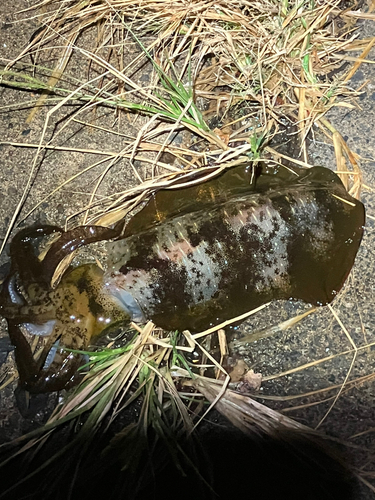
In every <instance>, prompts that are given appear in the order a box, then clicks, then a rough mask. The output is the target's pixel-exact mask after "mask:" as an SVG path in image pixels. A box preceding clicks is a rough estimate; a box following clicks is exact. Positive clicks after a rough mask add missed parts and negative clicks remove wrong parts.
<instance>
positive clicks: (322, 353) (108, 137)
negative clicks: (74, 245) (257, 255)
mask: <svg viewBox="0 0 375 500" xmlns="http://www.w3.org/2000/svg"><path fill="white" fill-rule="evenodd" d="M32 3H33V2H31V1H29V0H12V1H10V0H3V2H2V4H1V6H0V57H1V58H2V59H7V60H11V59H13V58H14V57H16V56H17V55H18V54H19V53H20V52H21V50H22V49H23V48H24V46H25V44H26V43H27V41H28V40H29V39H30V37H31V36H32V34H33V33H34V32H35V30H36V29H37V28H38V27H39V24H38V20H37V19H30V20H28V21H26V22H18V20H19V19H21V18H24V17H25V16H26V15H20V14H17V12H19V11H20V10H21V9H24V8H25V7H27V6H29V5H31V4H32ZM361 36H367V37H370V36H375V24H374V22H371V21H366V22H365V23H361ZM129 50H130V52H131V50H133V49H131V47H129ZM134 50H135V49H134ZM373 55H374V54H370V55H369V56H368V57H369V58H370V59H371V57H373ZM80 64H81V63H80V61H79V59H78V58H77V59H74V60H73V63H72V66H71V68H70V70H69V71H71V72H73V73H75V74H76V75H80V74H82V72H83V74H84V72H85V71H86V70H87V66H81V65H80ZM139 78H141V76H140V77H139ZM362 84H364V85H363V87H362ZM351 85H352V87H353V88H359V87H362V94H361V96H360V98H359V100H358V105H356V107H355V108H354V109H347V108H336V109H334V110H333V111H332V112H330V113H329V119H330V120H331V122H332V123H333V124H334V125H335V127H336V128H337V129H338V130H339V131H340V132H341V134H342V135H343V136H344V138H345V140H347V142H348V145H349V146H350V147H351V149H352V150H353V151H354V152H355V153H357V154H358V155H360V157H361V169H362V171H363V181H364V185H365V188H364V189H363V191H362V194H361V198H362V201H363V203H364V204H365V205H366V210H367V221H366V230H365V236H364V239H363V243H362V245H361V248H360V250H359V253H358V257H357V259H356V263H355V266H354V268H353V271H352V273H351V275H350V277H349V279H348V281H347V283H346V285H345V287H344V289H343V290H342V292H341V293H340V294H339V296H338V297H337V299H336V300H335V302H334V304H333V308H334V310H335V311H336V312H337V314H338V316H339V318H340V320H341V321H342V323H343V324H344V326H345V328H346V330H347V332H348V333H349V335H350V337H351V338H352V340H353V341H354V343H355V345H356V347H357V348H358V352H357V355H356V358H355V360H354V363H353V366H352V369H351V372H350V374H349V378H348V381H351V380H354V379H360V378H361V377H364V376H365V375H369V374H371V373H375V359H374V347H373V346H372V347H369V348H366V349H361V346H364V345H366V344H371V343H374V342H375V315H374V312H373V310H374V305H375V226H374V224H375V158H374V139H373V130H374V128H375V67H374V65H372V64H363V65H362V66H361V68H360V69H359V71H357V73H356V74H355V75H354V77H353V78H352V80H351ZM31 97H32V95H31V94H30V93H27V92H19V91H16V90H14V89H11V88H0V141H3V142H4V143H5V142H8V141H12V142H17V143H20V142H22V143H34V144H35V143H38V141H39V139H40V134H41V131H42V129H43V126H44V123H45V117H46V112H45V110H43V111H42V112H40V113H39V114H37V116H36V118H35V119H34V121H33V122H32V123H31V124H27V123H26V122H25V120H26V118H27V116H28V114H29V111H30V110H29V109H25V108H24V106H22V103H25V102H27V101H28V100H29V99H30V98H31ZM14 103H18V104H19V106H17V107H15V108H14V107H12V108H9V107H8V106H9V105H11V104H14ZM60 118H61V120H62V121H60V122H59V121H58V119H60ZM63 118H64V114H63V113H61V111H57V112H56V114H54V115H53V117H52V118H51V121H50V123H49V125H48V127H47V132H46V138H47V140H49V139H50V138H51V136H52V132H53V131H54V128H55V127H56V129H55V132H56V130H60V132H59V133H60V135H59V138H58V140H55V142H54V144H59V145H64V146H68V147H71V148H83V149H87V148H89V149H90V150H102V151H103V150H104V151H121V149H122V148H123V144H122V136H121V135H115V134H113V133H110V134H109V133H107V132H105V131H104V130H98V129H94V128H92V129H88V128H87V127H86V128H83V127H82V126H81V124H79V123H76V122H74V123H70V125H69V127H67V128H66V129H64V128H63V124H64V120H63ZM85 118H86V119H88V120H90V119H91V120H92V115H90V116H89V115H86V116H83V117H82V119H85ZM98 121H100V124H101V126H106V127H111V126H114V128H115V130H116V131H118V132H120V133H121V134H126V133H129V135H132V134H133V124H132V123H131V122H130V121H129V120H127V119H124V117H121V118H120V120H117V117H116V116H115V115H114V114H113V113H112V112H111V111H108V112H107V113H105V116H103V117H100V120H99V118H98ZM0 151H1V163H0V238H4V236H5V234H6V231H7V227H8V225H9V222H10V220H11V218H12V215H13V213H14V210H15V208H16V206H17V205H18V203H19V201H20V199H21V196H22V192H23V189H24V187H25V185H26V183H27V180H28V177H29V175H30V169H31V166H32V164H33V160H34V158H35V150H33V149H28V148H16V147H12V146H9V145H7V144H2V145H0ZM310 155H311V156H310V159H311V163H314V164H316V165H324V166H327V167H332V166H334V165H335V156H334V150H333V147H332V146H331V145H330V144H327V143H326V142H325V140H324V138H323V137H322V136H321V135H319V134H318V133H317V134H316V136H315V141H314V142H313V143H311V144H310ZM42 159H43V161H42V162H40V160H42ZM98 159H99V157H98V155H96V154H94V153H89V154H83V153H79V152H77V151H74V152H66V151H48V152H47V153H46V154H45V155H44V156H43V157H40V158H39V159H38V162H37V164H36V171H35V174H36V175H35V177H34V178H33V183H32V187H31V190H30V193H29V196H28V198H27V200H26V202H25V204H24V206H23V208H22V212H21V217H20V218H19V219H18V222H19V227H22V226H23V225H24V224H30V223H32V222H35V221H37V222H49V223H53V224H60V225H61V224H63V223H64V221H65V218H66V217H67V216H70V215H73V214H74V213H76V211H77V210H78V209H81V208H82V207H84V206H85V205H86V203H87V202H88V200H89V194H90V192H91V189H92V186H93V184H94V183H95V182H96V180H97V178H98V176H99V175H100V173H101V172H102V169H103V167H102V166H98V167H95V168H94V169H93V170H92V171H91V172H90V173H88V174H86V175H85V176H84V177H79V178H78V179H77V180H76V181H74V182H73V183H71V184H69V185H68V186H67V187H65V188H64V189H62V190H61V191H59V192H58V193H56V194H55V195H54V196H53V197H51V198H49V199H47V200H45V197H46V196H47V195H48V194H49V193H50V192H51V191H52V190H53V189H55V188H56V187H57V186H58V185H60V184H61V183H62V182H63V181H64V180H66V179H67V178H69V177H70V176H72V175H74V174H76V173H77V172H80V171H82V170H83V169H84V168H86V167H87V166H89V165H91V164H93V163H94V162H96V161H98ZM131 183H134V176H133V174H132V172H131V171H130V168H129V166H128V165H127V164H126V162H124V161H123V162H121V163H119V164H118V165H116V167H115V168H114V169H113V171H112V173H111V176H109V177H107V179H106V182H105V186H103V188H102V190H101V191H100V194H101V195H104V194H106V193H111V192H117V191H121V190H122V189H124V188H125V187H128V186H129V185H130V184H131ZM36 204H39V206H38V208H37V209H36V210H35V211H34V212H33V213H32V214H31V215H30V216H29V217H28V218H27V220H26V221H23V220H22V214H23V216H25V215H26V214H27V213H28V212H29V211H30V209H32V208H33V207H34V206H35V205H36ZM5 260H6V257H3V260H2V262H4V261H5ZM306 309H307V306H306V305H304V304H301V303H289V302H277V303H274V304H272V305H271V306H270V307H269V308H268V309H267V310H266V312H265V313H264V314H262V315H261V316H259V317H256V318H255V319H253V320H251V321H248V322H247V323H244V324H243V325H241V327H240V330H241V332H242V333H245V334H246V333H249V332H250V331H253V330H254V329H255V330H259V329H261V328H264V327H267V326H269V325H275V324H278V323H279V322H281V321H284V320H286V319H287V318H289V317H291V316H293V315H294V314H296V313H299V312H303V311H305V310H306ZM2 327H3V337H2V338H1V339H0V362H4V361H5V359H6V358H7V357H8V352H9V353H11V351H12V347H11V346H10V344H9V341H8V339H7V336H6V331H5V323H4V322H3V323H2ZM351 348H352V345H351V343H350V342H349V340H348V337H347V335H346V333H345V332H344V331H343V329H342V327H341V326H340V325H339V324H338V322H337V321H336V319H335V318H334V317H333V315H332V313H331V311H330V310H329V309H328V308H326V307H325V308H321V309H319V310H318V311H317V312H316V313H314V314H313V315H310V316H308V317H307V318H306V319H304V320H303V321H302V322H301V323H299V324H298V325H297V326H295V327H293V328H291V329H289V330H286V331H283V332H278V333H275V335H273V336H270V337H268V338H266V339H264V340H259V341H258V342H256V343H251V344H249V346H247V348H246V352H245V354H244V356H245V360H246V361H247V363H248V364H250V365H251V366H252V367H253V369H254V370H255V371H256V372H260V373H261V374H262V376H263V377H264V378H265V379H266V380H265V381H264V382H263V386H262V389H261V391H262V392H261V394H264V395H265V396H268V398H267V399H264V402H265V403H266V404H268V405H270V406H272V407H274V408H276V409H279V410H284V411H286V414H287V415H288V416H290V417H292V418H295V419H297V420H298V421H300V422H302V423H304V424H306V425H309V426H312V427H315V426H317V425H319V424H320V422H321V420H322V419H323V417H325V415H326V413H327V411H328V409H329V408H330V406H331V404H332V402H333V399H332V398H333V397H334V396H335V395H336V394H337V391H338V390H339V389H340V385H341V384H342V383H343V382H344V380H345V377H346V375H347V373H348V370H349V368H350V366H351V363H352V360H353V355H354V354H353V352H351V353H349V354H347V355H341V356H336V357H332V358H330V359H328V360H327V361H326V362H323V363H320V364H317V365H315V366H311V367H310V368H306V369H304V370H301V371H296V372H295V373H290V374H287V375H284V376H278V374H280V373H283V372H285V371H288V370H291V369H293V368H295V367H298V366H300V365H305V364H307V363H310V362H312V361H315V360H318V359H322V358H326V357H329V356H334V355H335V354H337V353H341V352H343V351H347V350H350V349H351ZM275 376H276V378H274V377H275ZM333 385H337V386H338V387H337V388H336V389H335V390H334V391H331V392H326V393H322V394H321V395H320V399H321V400H325V401H323V402H321V403H320V404H312V403H313V402H314V401H316V400H317V397H316V396H314V397H310V396H306V397H303V398H299V399H290V398H289V399H288V397H290V396H293V395H297V394H305V393H309V392H311V391H315V390H318V389H323V388H325V387H328V386H333ZM14 387H15V386H14V384H13V386H8V387H7V388H6V389H5V390H3V391H2V392H1V393H0V441H6V440H9V439H11V438H12V437H15V436H17V435H19V434H20V433H22V432H25V431H27V430H29V429H31V428H33V427H35V426H36V425H38V424H39V423H40V422H42V421H43V420H44V419H45V417H46V414H48V413H49V412H50V410H51V408H52V407H53V405H54V403H55V401H56V396H53V397H50V398H45V399H43V403H40V404H39V407H38V409H37V411H36V412H34V415H33V416H32V417H26V418H23V417H22V416H21V414H20V412H19V408H18V406H17V402H16V399H15V397H14V394H13V391H14ZM374 393H375V387H374V381H373V380H372V379H370V380H369V381H367V382H359V383H357V384H355V385H352V386H351V389H350V390H348V391H346V390H344V391H343V392H342V394H341V395H340V397H339V398H338V400H337V401H336V402H335V404H334V406H333V408H332V409H331V410H330V412H329V414H328V415H327V416H326V418H325V419H324V422H323V423H322V424H321V425H320V426H319V429H320V430H321V431H323V432H326V433H328V434H330V435H333V436H335V437H338V438H340V439H341V440H350V442H352V443H355V444H356V445H358V446H360V447H361V448H362V447H363V448H364V449H369V450H374V449H375V434H374V430H373V429H374V422H375V402H374ZM273 396H277V397H276V398H274V399H273V398H272V397H273ZM284 396H285V399H284V400H283V401H281V400H280V397H284ZM292 406H298V408H296V409H293V408H292ZM360 433H364V434H362V435H361V436H359V437H353V436H354V435H356V434H360ZM354 455H355V454H353V456H352V459H353V460H354V461H356V460H357V459H358V461H359V462H358V461H357V465H364V463H365V462H367V460H370V462H369V463H368V464H366V465H365V467H366V469H368V470H370V471H373V472H374V473H375V467H374V463H372V462H371V460H372V459H371V453H370V454H368V453H367V452H366V451H360V452H358V453H357V452H356V455H357V457H356V456H354ZM369 457H370V458H369ZM361 461H362V462H361Z"/></svg>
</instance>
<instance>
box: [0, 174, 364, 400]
mask: <svg viewBox="0 0 375 500" xmlns="http://www.w3.org/2000/svg"><path fill="white" fill-rule="evenodd" d="M363 225H364V208H363V205H362V204H361V203H360V202H359V201H357V200H355V199H354V198H352V197H351V196H350V195H349V194H348V193H347V191H346V190H345V188H344V186H343V185H342V183H341V181H340V180H339V178H338V177H337V176H336V175H335V174H334V173H333V172H331V171H330V170H328V169H325V168H322V167H314V168H312V169H309V170H305V169H296V170H295V171H294V172H291V171H287V170H286V169H284V168H275V169H272V168H269V167H266V166H263V165H262V166H261V167H260V168H258V170H257V171H256V172H253V171H252V170H251V168H250V167H248V166H241V167H237V168H235V169H231V170H230V171H227V172H226V173H224V174H223V175H222V176H220V177H219V178H218V179H215V180H213V181H210V182H207V183H205V184H202V185H200V186H195V187H189V188H186V189H180V190H178V191H177V192H176V191H175V192H172V193H171V192H170V191H160V192H159V193H157V195H156V196H155V198H153V199H152V200H151V201H150V202H149V203H148V204H147V205H146V207H145V208H144V209H143V210H141V211H140V212H139V213H138V214H136V215H135V216H134V217H133V219H132V220H131V221H130V223H129V224H128V226H127V227H126V228H125V232H124V231H123V228H122V224H119V225H118V226H117V227H116V228H114V229H113V230H108V229H106V228H98V227H87V226H85V227H82V228H76V229H74V230H73V231H70V232H66V233H64V232H62V231H61V230H60V229H58V228H55V229H51V228H52V227H53V226H48V227H47V228H44V229H43V228H40V229H39V232H40V234H41V235H43V231H44V232H45V233H48V232H53V231H58V232H61V236H60V238H59V239H58V240H57V241H56V243H54V244H53V245H52V247H51V249H50V251H49V252H48V253H47V255H46V257H45V258H44V260H43V261H42V262H39V261H38V259H36V257H35V252H34V250H33V247H32V245H31V243H30V241H32V240H33V238H35V237H36V236H35V235H33V234H32V231H31V235H30V234H29V235H27V234H22V233H21V236H18V239H17V235H16V237H15V242H14V243H12V246H11V259H12V267H11V271H10V273H9V276H8V278H7V280H6V281H5V282H4V284H3V288H2V292H1V296H0V314H2V315H3V316H4V317H6V318H7V320H8V326H9V333H10V336H11V340H12V342H13V343H14V344H15V346H16V361H17V365H18V368H19V372H20V380H21V385H23V387H25V388H27V389H28V390H31V391H34V392H42V391H50V390H59V389H62V388H64V387H68V386H69V384H71V383H72V377H73V376H74V374H75V372H76V370H77V367H78V365H79V364H80V363H81V359H80V357H79V356H77V355H73V354H71V353H67V352H66V351H63V350H61V349H60V347H68V348H74V349H77V348H78V349H84V348H86V347H87V346H88V345H90V344H92V343H93V342H95V338H97V337H98V336H100V335H101V334H103V332H104V331H105V330H106V328H108V327H111V326H112V325H114V324H118V323H129V321H130V320H133V321H143V320H146V319H152V320H153V321H154V322H155V323H156V324H157V325H158V326H162V327H164V328H166V329H169V330H175V329H177V330H183V329H190V330H192V331H199V330H202V329H205V328H207V327H209V326H211V325H214V324H218V323H220V322H222V321H224V320H226V319H230V318H232V317H235V316H238V315H240V314H242V313H244V312H246V311H248V310H251V309H253V308H255V307H257V306H259V305H261V304H263V303H265V302H268V301H269V300H272V299H280V298H284V299H289V298H293V299H302V300H304V301H306V302H310V303H313V304H319V305H323V304H326V303H328V302H330V301H331V300H333V298H334V297H335V295H336V294H337V292H338V291H339V290H340V288H341V287H342V285H343V283H344V281H345V279H346V277H347V275H348V273H349V271H350V269H351V267H352V265H353V262H354V258H355V255H356V253H357V250H358V247H359V244H360V240H361V237H362V232H363ZM48 228H49V229H48ZM26 232H27V231H26ZM108 238H112V239H113V238H115V239H116V238H117V240H116V241H108V242H107V243H106V250H107V255H108V261H107V263H106V268H107V270H106V271H105V272H104V273H103V271H101V270H100V269H99V268H98V267H97V266H96V265H94V264H87V265H83V266H79V267H77V268H75V269H74V268H73V269H70V270H69V271H68V272H67V273H66V274H65V275H64V276H63V278H62V280H61V282H60V283H59V285H58V286H57V288H56V289H52V287H51V285H50V278H51V276H52V273H53V271H54V268H55V267H56V265H57V264H58V262H59V261H60V260H61V259H62V258H63V257H64V256H65V255H68V254H69V253H70V252H71V251H72V249H76V248H79V247H80V246H82V245H86V244H89V243H91V242H93V241H98V240H103V239H104V240H107V239H108ZM19 256H22V258H20V257H19ZM27 259H29V260H30V261H31V262H32V265H31V266H27V265H25V264H24V262H26V261H27ZM78 320H79V321H78ZM25 330H26V331H28V332H29V333H32V334H37V335H41V334H44V335H47V336H48V341H47V346H46V347H45V348H44V351H43V353H42V356H41V358H40V360H39V361H38V362H35V361H34V360H33V358H32V355H31V351H30V347H28V342H27V341H26V339H25V337H24V335H23V332H24V331H25ZM56 340H58V341H59V345H58V346H56V344H55V341H56ZM26 344H27V345H26ZM53 345H54V347H53V349H51V346H53ZM51 353H52V355H51ZM48 357H49V358H51V359H48ZM46 361H48V363H47V362H46Z"/></svg>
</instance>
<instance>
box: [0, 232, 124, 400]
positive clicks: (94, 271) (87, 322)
mask: <svg viewBox="0 0 375 500" xmlns="http://www.w3.org/2000/svg"><path fill="white" fill-rule="evenodd" d="M86 229H87V228H86ZM51 232H60V233H62V230H60V229H59V228H56V227H55V226H42V227H39V228H31V229H30V228H29V229H26V230H23V231H21V232H20V233H19V234H18V235H16V237H15V238H14V240H13V241H12V243H11V257H12V265H11V270H10V273H9V275H8V277H7V278H6V280H5V281H4V283H3V286H2V290H1V294H0V313H1V314H2V315H3V316H4V317H5V318H6V319H7V322H8V332H9V335H10V338H11V341H12V343H13V344H14V346H15V359H16V363H17V368H18V372H19V378H20V384H21V386H22V387H23V388H24V389H26V390H28V391H30V392H48V391H54V390H60V389H63V388H68V387H69V386H70V385H73V384H74V383H76V382H77V380H78V378H79V377H78V376H77V369H78V368H79V366H80V365H81V364H82V356H81V355H79V354H76V353H71V352H69V351H65V350H63V349H60V347H67V348H69V349H75V350H82V349H86V348H87V347H88V345H89V344H91V343H93V342H94V341H95V339H96V338H97V337H99V336H100V334H102V333H103V332H104V331H105V330H106V329H107V328H108V327H109V326H112V327H113V326H114V325H116V324H121V323H126V324H128V323H129V320H130V317H129V315H128V314H127V312H126V311H124V309H123V308H120V307H119V306H118V304H117V303H116V302H115V301H113V299H112V297H109V296H108V295H107V293H106V290H105V289H104V288H103V271H102V270H101V269H100V268H99V267H98V266H97V265H95V264H86V265H82V266H78V267H76V268H71V269H69V270H68V272H67V273H66V274H65V275H64V276H63V278H62V280H61V282H60V283H59V285H58V286H57V288H56V289H53V288H52V287H51V286H50V276H49V274H50V271H51V269H50V266H49V265H47V264H48V259H47V260H46V262H45V261H42V262H40V261H39V260H38V259H37V258H36V255H35V253H34V249H33V247H32V245H31V241H32V240H34V239H36V238H37V237H40V236H43V235H46V234H49V233H51ZM71 237H72V240H71V241H73V240H74V232H72V234H71ZM61 240H62V242H64V235H63V236H62V237H61ZM24 333H29V334H32V335H40V336H45V337H46V340H47V342H46V345H45V347H44V348H43V349H42V351H41V353H40V356H39V358H38V359H37V360H35V359H34V356H33V353H32V351H31V347H30V344H29V342H28V340H27V339H26V337H25V335H24Z"/></svg>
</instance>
